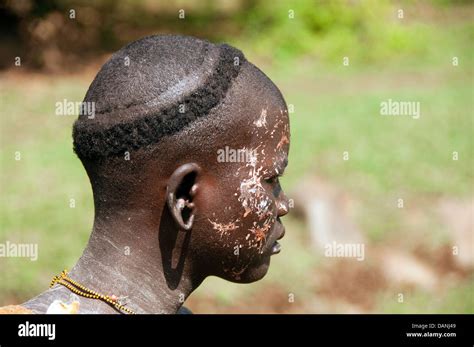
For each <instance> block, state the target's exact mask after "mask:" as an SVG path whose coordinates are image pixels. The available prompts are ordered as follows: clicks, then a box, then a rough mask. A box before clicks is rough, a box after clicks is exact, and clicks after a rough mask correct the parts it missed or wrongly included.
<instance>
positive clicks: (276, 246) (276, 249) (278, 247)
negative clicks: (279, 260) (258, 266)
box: [271, 241, 281, 255]
mask: <svg viewBox="0 0 474 347" xmlns="http://www.w3.org/2000/svg"><path fill="white" fill-rule="evenodd" d="M280 251H281V245H280V244H279V243H278V241H275V243H274V244H273V246H272V252H271V254H272V255H273V254H278V253H280Z"/></svg>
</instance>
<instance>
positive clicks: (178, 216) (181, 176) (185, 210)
mask: <svg viewBox="0 0 474 347" xmlns="http://www.w3.org/2000/svg"><path fill="white" fill-rule="evenodd" d="M200 172H201V168H200V167H199V165H197V164H195V163H187V164H184V165H181V166H180V167H178V168H177V169H176V170H175V171H174V172H173V173H172V174H171V176H170V178H169V179H168V184H167V186H166V200H167V203H168V208H169V210H170V212H171V215H172V216H173V219H174V221H175V222H176V223H177V224H178V226H179V227H180V229H183V230H190V229H191V228H192V227H193V222H194V216H195V213H196V207H195V205H194V202H193V199H194V196H195V195H196V192H197V191H198V189H199V187H198V185H197V184H196V180H197V178H198V176H199V174H200Z"/></svg>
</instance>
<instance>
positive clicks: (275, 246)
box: [270, 224, 285, 255]
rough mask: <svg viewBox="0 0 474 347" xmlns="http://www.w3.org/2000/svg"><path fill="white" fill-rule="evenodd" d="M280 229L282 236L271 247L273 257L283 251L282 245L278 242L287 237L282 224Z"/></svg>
mask: <svg viewBox="0 0 474 347" xmlns="http://www.w3.org/2000/svg"><path fill="white" fill-rule="evenodd" d="M279 229H280V233H279V234H280V235H279V236H278V238H277V239H276V240H275V242H274V243H273V245H272V247H271V252H270V254H271V255H273V254H278V253H280V251H281V245H280V243H279V242H278V241H277V240H281V239H282V238H283V236H285V227H284V226H283V225H282V224H280V228H279Z"/></svg>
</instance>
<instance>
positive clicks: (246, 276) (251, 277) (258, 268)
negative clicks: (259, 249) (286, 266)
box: [226, 256, 270, 283]
mask: <svg viewBox="0 0 474 347" xmlns="http://www.w3.org/2000/svg"><path fill="white" fill-rule="evenodd" d="M259 260H260V261H259V263H258V264H251V265H250V266H249V267H248V268H247V270H245V271H244V272H243V273H242V274H241V275H240V277H239V278H226V279H227V280H229V281H231V282H234V283H252V282H256V281H259V280H261V279H262V278H263V277H265V275H266V274H267V272H268V269H269V267H270V256H267V257H265V259H259Z"/></svg>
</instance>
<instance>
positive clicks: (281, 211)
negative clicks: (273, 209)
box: [277, 192, 290, 217]
mask: <svg viewBox="0 0 474 347" xmlns="http://www.w3.org/2000/svg"><path fill="white" fill-rule="evenodd" d="M277 207H278V217H283V216H284V215H286V214H288V212H290V206H289V201H288V197H287V196H286V195H285V193H283V192H281V193H280V197H279V199H278V202H277Z"/></svg>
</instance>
